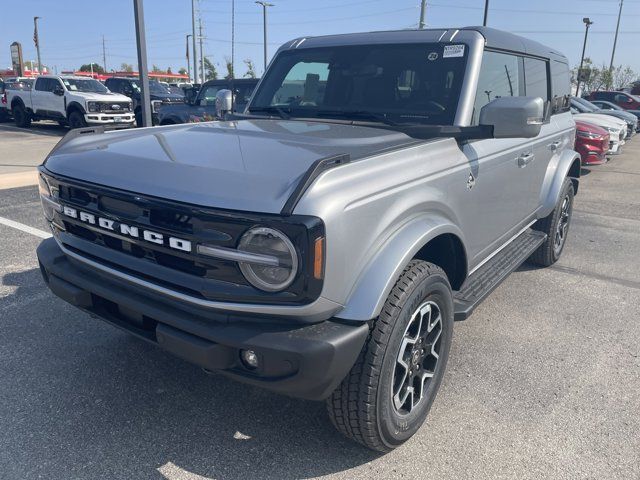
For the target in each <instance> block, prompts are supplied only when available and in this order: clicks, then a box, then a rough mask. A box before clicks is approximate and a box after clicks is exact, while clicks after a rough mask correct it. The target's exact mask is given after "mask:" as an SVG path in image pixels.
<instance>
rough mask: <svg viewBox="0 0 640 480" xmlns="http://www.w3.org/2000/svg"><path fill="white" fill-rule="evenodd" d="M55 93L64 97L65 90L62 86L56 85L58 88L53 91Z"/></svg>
mask: <svg viewBox="0 0 640 480" xmlns="http://www.w3.org/2000/svg"><path fill="white" fill-rule="evenodd" d="M53 93H54V95H58V96H59V97H61V96H62V95H64V88H62V86H61V85H56V87H55V88H54V89H53Z"/></svg>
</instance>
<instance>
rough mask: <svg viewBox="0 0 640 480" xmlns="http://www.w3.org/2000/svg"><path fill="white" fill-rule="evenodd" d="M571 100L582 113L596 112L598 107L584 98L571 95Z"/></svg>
mask: <svg viewBox="0 0 640 480" xmlns="http://www.w3.org/2000/svg"><path fill="white" fill-rule="evenodd" d="M571 102H572V103H574V106H575V107H576V108H577V109H578V110H580V111H581V112H582V113H588V112H597V111H598V110H600V108H599V107H598V106H597V105H594V104H593V103H591V102H590V101H588V100H585V99H584V98H578V97H573V98H572V99H571Z"/></svg>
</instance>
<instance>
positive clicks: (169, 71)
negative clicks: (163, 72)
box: [167, 67, 173, 75]
mask: <svg viewBox="0 0 640 480" xmlns="http://www.w3.org/2000/svg"><path fill="white" fill-rule="evenodd" d="M167 73H168V74H169V75H171V74H173V72H172V71H171V67H167Z"/></svg>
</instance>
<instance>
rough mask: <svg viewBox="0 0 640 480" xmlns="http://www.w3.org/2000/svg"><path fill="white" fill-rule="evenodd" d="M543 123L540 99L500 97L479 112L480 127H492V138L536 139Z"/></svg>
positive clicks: (542, 107)
mask: <svg viewBox="0 0 640 480" xmlns="http://www.w3.org/2000/svg"><path fill="white" fill-rule="evenodd" d="M543 123H544V102H543V101H542V98H540V97H501V98H496V99H495V100H493V101H492V102H490V103H487V104H486V105H485V106H484V107H482V109H481V110H480V125H485V126H491V127H493V138H533V137H537V136H538V134H539V133H540V130H541V128H542V124H543Z"/></svg>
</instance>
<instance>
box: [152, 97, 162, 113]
mask: <svg viewBox="0 0 640 480" xmlns="http://www.w3.org/2000/svg"><path fill="white" fill-rule="evenodd" d="M160 105H162V101H160V100H152V101H151V111H152V112H153V113H158V110H159V109H160Z"/></svg>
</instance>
